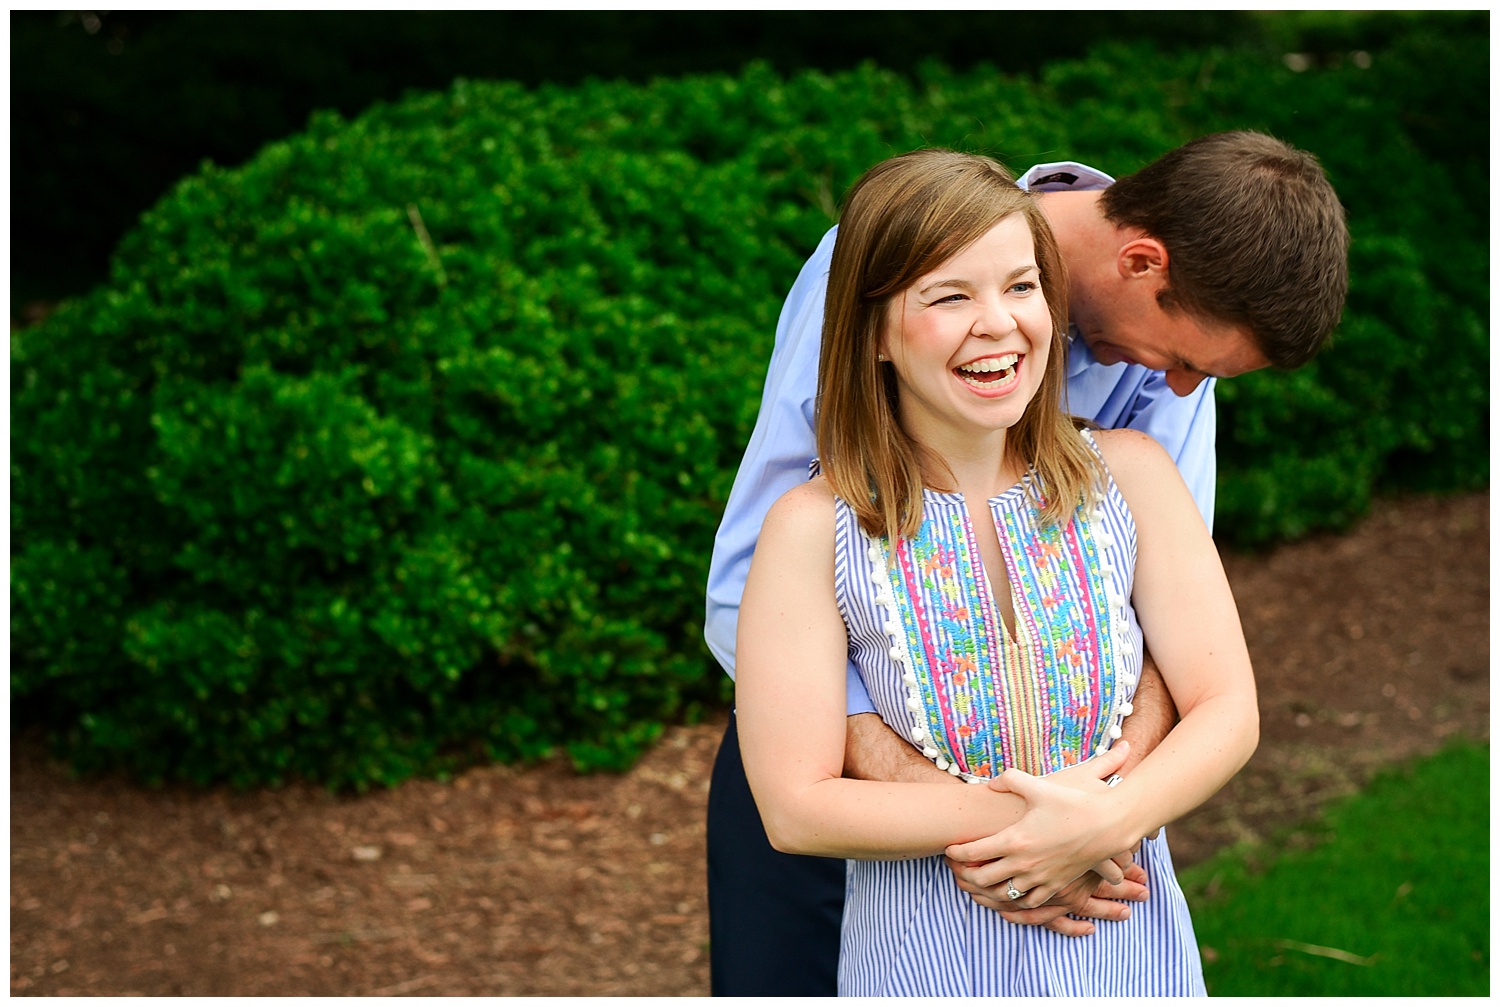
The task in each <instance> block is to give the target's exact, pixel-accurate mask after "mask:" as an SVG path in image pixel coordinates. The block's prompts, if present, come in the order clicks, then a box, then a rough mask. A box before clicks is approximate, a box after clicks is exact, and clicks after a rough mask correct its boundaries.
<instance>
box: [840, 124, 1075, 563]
mask: <svg viewBox="0 0 1500 1007" xmlns="http://www.w3.org/2000/svg"><path fill="white" fill-rule="evenodd" d="M1013 213H1019V214H1021V215H1022V217H1024V218H1025V220H1026V222H1027V224H1028V226H1029V227H1030V229H1031V236H1032V240H1033V242H1034V244H1035V250H1036V261H1037V267H1038V269H1039V271H1040V273H1041V288H1042V294H1043V295H1044V296H1045V297H1046V300H1047V307H1048V309H1049V310H1050V312H1051V315H1052V345H1051V351H1050V354H1049V356H1048V359H1047V370H1046V373H1045V374H1044V376H1043V378H1042V384H1041V387H1040V388H1039V389H1038V390H1037V393H1036V397H1035V398H1034V399H1033V400H1032V401H1031V403H1030V405H1028V406H1027V408H1026V412H1025V413H1024V414H1023V415H1022V417H1021V419H1020V421H1019V422H1018V423H1017V424H1016V425H1015V426H1014V427H1012V428H1011V430H1010V432H1009V434H1008V435H1007V437H1006V451H1007V452H1015V457H1017V458H1018V459H1019V460H1021V461H1022V462H1023V463H1025V464H1027V465H1031V466H1034V467H1035V469H1036V472H1037V476H1038V477H1039V478H1038V479H1037V480H1035V481H1034V483H1033V485H1034V487H1035V486H1036V484H1037V483H1039V484H1040V486H1039V487H1038V495H1037V500H1036V502H1037V504H1038V506H1039V507H1040V508H1041V511H1042V520H1043V521H1044V522H1046V523H1049V524H1059V523H1062V522H1063V521H1065V520H1066V518H1067V516H1068V515H1069V514H1070V513H1071V512H1072V510H1073V508H1074V507H1076V506H1077V505H1078V503H1079V501H1080V499H1083V498H1084V497H1085V495H1087V496H1088V497H1090V498H1092V495H1093V494H1094V492H1095V484H1096V482H1097V480H1098V475H1099V471H1100V469H1099V463H1098V460H1097V459H1096V458H1095V456H1094V454H1093V452H1092V451H1091V450H1090V449H1089V448H1088V447H1087V445H1085V444H1084V442H1083V440H1082V439H1081V438H1080V437H1079V436H1078V433H1077V431H1076V429H1075V428H1074V426H1073V423H1072V421H1071V419H1070V418H1069V417H1068V416H1067V414H1065V413H1064V412H1063V410H1062V407H1061V405H1060V404H1059V403H1060V400H1061V397H1062V394H1063V391H1064V389H1065V387H1066V372H1067V356H1068V347H1067V304H1068V292H1067V274H1066V269H1065V267H1064V265H1063V262H1062V256H1061V254H1060V253H1059V251H1058V248H1057V240H1056V239H1055V238H1054V237H1053V235H1052V229H1051V228H1050V227H1048V226H1047V220H1046V218H1045V217H1044V216H1042V212H1041V210H1040V209H1039V208H1038V207H1037V204H1036V202H1035V200H1034V199H1033V198H1032V197H1031V195H1030V194H1029V193H1027V192H1025V191H1023V190H1022V189H1020V188H1018V187H1017V186H1016V183H1015V179H1014V178H1013V177H1012V176H1011V174H1010V173H1009V172H1008V171H1006V170H1005V168H1004V167H1002V166H1001V165H1000V164H999V162H997V161H994V160H991V159H990V158H988V157H982V156H980V155H977V154H961V153H958V152H956V151H951V150H918V151H913V152H912V153H910V154H902V155H901V156H899V157H893V158H890V159H889V160H886V161H882V162H881V163H879V164H877V165H875V167H873V168H871V169H870V170H869V171H867V172H865V174H864V175H863V176H861V178H860V179H859V181H858V182H856V183H855V184H854V187H853V188H852V189H850V190H849V194H848V196H847V197H846V198H845V201H844V210H843V214H842V215H841V217H840V220H839V233H838V239H837V240H836V242H835V243H834V247H833V263H832V266H831V268H830V271H829V277H828V297H827V301H826V303H825V304H824V309H823V341H822V349H821V351H820V355H819V359H818V418H817V434H818V458H819V463H820V465H821V467H822V470H823V474H824V477H825V478H826V479H827V480H828V484H829V486H830V487H831V488H832V489H833V491H834V493H836V494H838V496H839V497H841V498H842V499H844V500H845V501H846V502H848V504H849V505H850V506H851V507H853V508H854V512H855V514H856V515H857V516H858V518H859V522H860V525H861V526H862V527H863V528H864V529H865V530H866V531H867V532H869V533H870V534H872V535H880V534H885V535H888V536H890V537H891V538H892V540H894V539H896V538H897V537H903V536H904V537H907V538H910V537H912V536H914V535H915V534H916V533H917V530H918V529H919V528H920V527H921V523H922V486H923V482H924V481H923V478H922V465H921V462H922V458H923V448H922V446H921V445H920V444H918V443H917V442H916V441H914V440H913V439H912V438H911V437H909V436H908V435H907V433H906V431H905V430H903V429H902V428H901V424H900V421H899V420H898V418H897V417H898V415H899V414H898V412H897V398H898V392H897V386H896V376H895V372H894V369H893V368H890V367H883V366H882V365H881V363H880V362H879V360H878V352H879V351H878V347H879V342H880V334H881V330H882V329H883V328H884V326H885V323H886V317H887V313H888V312H889V311H890V310H891V302H892V300H893V299H894V298H895V296H896V295H897V294H899V293H901V292H902V291H903V290H905V289H906V288H907V287H909V286H910V285H911V284H912V283H914V282H915V281H916V280H917V279H918V278H919V277H921V276H923V275H925V274H927V273H929V272H931V271H932V270H934V269H936V268H937V267H938V266H939V265H941V264H942V263H943V262H945V261H947V260H948V259H950V258H952V257H953V256H954V255H957V254H958V253H959V252H961V251H963V250H964V249H965V248H967V247H968V246H969V245H971V244H972V243H973V242H974V241H976V240H977V239H979V238H980V237H982V236H983V235H984V234H985V233H986V232H988V231H989V230H990V228H992V227H994V226H995V225H996V224H997V223H999V222H1000V221H1001V220H1002V219H1004V218H1005V217H1008V216H1010V215H1011V214H1013ZM929 461H930V462H934V463H938V464H941V463H940V460H939V459H935V458H929ZM949 488H951V487H941V486H935V487H934V489H949Z"/></svg>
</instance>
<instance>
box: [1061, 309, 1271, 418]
mask: <svg viewBox="0 0 1500 1007" xmlns="http://www.w3.org/2000/svg"><path fill="white" fill-rule="evenodd" d="M1072 307H1073V309H1074V310H1073V315H1074V317H1073V319H1072V322H1073V325H1074V327H1075V328H1077V329H1078V332H1079V334H1080V335H1082V336H1083V340H1084V342H1086V343H1088V346H1089V349H1090V350H1092V351H1093V354H1094V358H1095V359H1096V360H1098V361H1099V362H1100V363H1101V364H1118V363H1122V362H1123V363H1127V364H1143V365H1145V366H1146V367H1149V368H1151V369H1152V370H1153V371H1163V372H1165V374H1166V378H1167V387H1168V388H1170V389H1172V391H1173V392H1174V393H1176V394H1177V395H1188V394H1190V393H1191V392H1192V391H1193V389H1195V388H1197V387H1198V386H1199V385H1200V384H1202V383H1203V380H1204V379H1205V378H1232V377H1235V376H1237V375H1240V374H1244V373H1245V372H1246V371H1254V370H1259V369H1260V368H1262V367H1269V366H1270V361H1268V360H1267V359H1266V358H1265V356H1264V355H1262V354H1261V352H1260V349H1259V348H1258V347H1256V345H1255V341H1254V340H1253V339H1252V338H1251V337H1250V330H1249V329H1247V328H1245V327H1243V326H1239V325H1233V324H1230V323H1227V322H1216V321H1212V320H1209V319H1202V318H1198V317H1196V316H1194V315H1190V314H1188V313H1187V312H1185V311H1167V310H1165V309H1163V308H1162V307H1161V306H1160V305H1159V304H1157V303H1156V301H1155V299H1154V298H1150V299H1138V300H1136V301H1135V302H1134V303H1133V304H1125V303H1120V302H1117V303H1115V304H1110V305H1099V306H1098V308H1097V310H1091V309H1090V307H1089V306H1087V305H1079V304H1077V303H1075V304H1073V305H1072Z"/></svg>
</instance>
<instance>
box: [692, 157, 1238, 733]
mask: <svg viewBox="0 0 1500 1007" xmlns="http://www.w3.org/2000/svg"><path fill="white" fill-rule="evenodd" d="M1113 181H1114V179H1113V178H1111V177H1110V176H1108V175H1106V174H1104V173H1103V172H1101V171H1098V170H1096V169H1094V168H1090V167H1088V166H1087V165H1082V164H1078V163H1076V162H1073V161H1059V162H1053V163H1049V164H1039V165H1037V166H1036V167H1034V168H1032V169H1031V170H1030V171H1028V172H1026V174H1024V175H1022V176H1021V178H1020V179H1019V182H1020V185H1021V187H1022V188H1023V189H1030V190H1031V191H1033V192H1057V191H1090V190H1096V189H1103V188H1106V187H1107V186H1109V184H1110V183H1112V182H1113ZM837 232H838V228H836V227H835V228H833V229H831V230H829V232H828V233H827V234H825V235H824V236H823V240H822V241H821V242H820V243H819V244H818V248H817V251H815V252H813V254H812V258H810V259H808V260H807V262H806V264H805V265H803V267H802V271H801V272H800V273H798V274H797V282H796V283H795V284H793V285H792V291H791V293H789V294H788V295H787V298H786V303H785V304H784V305H783V306H782V309H781V318H780V320H779V321H778V322H777V324H776V345H775V347H774V349H772V351H771V367H770V370H769V371H768V372H767V374H766V385H765V389H764V391H763V392H762V393H761V400H760V415H759V416H758V417H757V418H756V421H755V430H754V432H753V433H752V434H751V435H750V444H749V446H748V447H746V448H745V457H744V458H743V459H742V460H741V461H740V469H739V472H738V473H737V474H736V475H735V479H734V487H733V488H732V489H731V490H730V493H729V503H728V504H727V505H726V506H725V509H724V520H723V521H722V522H721V523H720V525H719V532H718V534H717V535H716V536H715V537H714V553H713V562H712V564H711V565H710V566H709V571H708V607H707V613H706V618H705V621H704V629H703V635H704V638H705V639H706V640H707V641H708V647H709V649H710V650H711V651H713V654H714V657H716V658H717V659H718V661H719V663H720V664H721V665H723V666H724V670H725V671H727V672H728V673H729V675H730V677H731V678H732V677H734V647H735V631H736V629H737V627H738V625H739V614H740V596H741V595H742V594H743V593H744V591H745V575H746V574H747V573H749V571H750V558H751V556H752V555H753V554H754V552H755V541H756V539H757V538H758V537H759V535H760V526H761V522H762V521H764V520H765V517H766V512H767V511H769V510H770V509H771V505H772V504H773V503H775V502H776V500H777V498H779V497H780V496H781V495H782V494H783V493H785V492H786V491H787V490H789V489H791V488H792V487H793V486H796V485H797V484H798V483H801V482H803V481H805V480H806V479H807V476H808V463H809V462H811V461H812V459H813V456H814V455H815V454H816V453H817V438H816V436H815V434H814V432H813V431H814V426H813V423H814V410H815V407H816V396H817V384H818V348H819V342H820V340H821V339H822V334H823V298H824V295H825V294H826V293H827V289H828V267H829V263H830V261H831V260H832V258H833V242H834V238H835V236H836V234H837ZM1213 387H1214V380H1213V379H1212V378H1210V379H1208V380H1206V381H1204V382H1203V383H1202V384H1200V385H1199V386H1198V387H1197V388H1196V389H1195V390H1194V391H1193V393H1192V394H1191V395H1187V396H1183V397H1178V396H1177V395H1174V394H1173V393H1172V390H1171V389H1169V388H1168V387H1167V383H1166V380H1165V379H1164V378H1163V376H1162V374H1161V372H1159V371H1152V370H1148V369H1147V368H1145V367H1143V366H1141V365H1139V364H1112V365H1109V366H1106V365H1104V364H1101V363H1099V362H1098V361H1097V360H1095V359H1094V357H1093V354H1092V353H1090V352H1089V348H1088V346H1087V345H1086V344H1085V343H1084V341H1083V340H1082V339H1079V338H1077V337H1076V336H1075V337H1074V338H1072V339H1071V340H1070V342H1069V346H1068V383H1067V398H1066V401H1065V402H1064V403H1063V405H1064V408H1065V409H1066V410H1067V411H1068V412H1070V413H1072V414H1073V415H1075V416H1082V417H1087V418H1089V419H1092V420H1094V422H1096V423H1098V424H1099V425H1100V426H1102V427H1107V428H1118V427H1130V428H1131V429H1133V430H1140V431H1143V432H1145V433H1148V434H1150V435H1151V436H1152V437H1154V438H1155V439H1156V440H1157V441H1158V442H1160V444H1161V445H1162V446H1163V447H1164V448H1166V449H1167V453H1168V454H1170V455H1171V456H1172V458H1173V460H1174V461H1176V462H1177V468H1178V470H1179V471H1181V472H1182V476H1183V479H1184V480H1185V481H1186V482H1187V485H1188V489H1190V490H1191V491H1192V493H1193V499H1194V500H1195V501H1197V503H1198V509H1199V510H1200V511H1202V513H1203V519H1204V521H1206V522H1207V523H1208V526H1209V528H1212V527H1213V512H1214V475H1215V471H1214V430H1215V428H1214V394H1213ZM848 706H849V713H850V715H851V716H852V715H853V714H856V713H873V712H874V710H875V706H874V704H873V703H871V702H870V696H869V693H868V692H867V691H866V689H865V685H864V682H863V681H861V680H860V677H859V674H858V672H856V671H855V670H854V666H853V665H850V666H849V681H848Z"/></svg>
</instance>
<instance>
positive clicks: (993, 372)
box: [953, 353, 1021, 388]
mask: <svg viewBox="0 0 1500 1007" xmlns="http://www.w3.org/2000/svg"><path fill="white" fill-rule="evenodd" d="M1020 362H1021V355H1020V354H1019V353H1007V354H1004V355H1003V356H999V357H985V358H984V359H983V360H973V361H970V362H969V363H967V364H959V365H958V366H957V367H955V368H953V373H954V374H957V375H958V376H959V378H960V379H961V380H962V381H963V382H964V383H965V384H967V385H972V386H973V387H975V388H998V387H999V386H1000V385H1002V384H1004V383H1005V382H1007V381H1009V380H1010V379H1011V378H1013V377H1015V376H1016V365H1017V364H1019V363H1020Z"/></svg>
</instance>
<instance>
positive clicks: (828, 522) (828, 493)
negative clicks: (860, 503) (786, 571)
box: [761, 475, 835, 540]
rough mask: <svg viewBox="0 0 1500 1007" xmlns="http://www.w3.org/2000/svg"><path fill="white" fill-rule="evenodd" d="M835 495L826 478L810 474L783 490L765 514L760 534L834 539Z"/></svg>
mask: <svg viewBox="0 0 1500 1007" xmlns="http://www.w3.org/2000/svg"><path fill="white" fill-rule="evenodd" d="M834 499H835V498H834V495H833V490H832V488H830V487H829V485H828V480H826V479H824V478H823V477H822V476H821V475H818V476H813V477H812V478H811V479H809V480H808V481H807V482H805V483H799V484H797V485H796V486H793V487H792V488H791V489H789V490H787V491H786V492H785V493H783V494H782V495H781V496H780V497H779V498H778V499H777V501H776V502H775V503H774V504H772V505H771V510H770V511H769V512H768V513H767V514H766V521H765V524H764V525H763V526H762V527H761V535H762V536H765V535H766V534H767V533H773V534H779V535H790V536H792V537H794V538H799V539H800V538H804V537H806V536H818V537H819V538H821V537H823V536H825V535H826V537H827V538H828V539H830V540H831V539H832V538H833V519H834Z"/></svg>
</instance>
